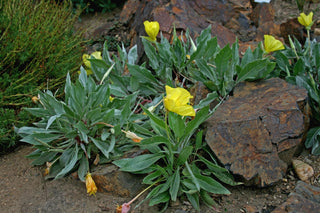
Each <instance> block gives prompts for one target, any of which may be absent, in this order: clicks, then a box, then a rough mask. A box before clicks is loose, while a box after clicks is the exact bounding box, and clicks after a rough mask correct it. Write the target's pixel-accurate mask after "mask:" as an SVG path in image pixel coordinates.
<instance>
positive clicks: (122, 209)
mask: <svg viewBox="0 0 320 213" xmlns="http://www.w3.org/2000/svg"><path fill="white" fill-rule="evenodd" d="M130 208H131V207H130V204H128V203H124V204H122V205H121V206H117V209H116V213H128V212H129V211H130Z"/></svg>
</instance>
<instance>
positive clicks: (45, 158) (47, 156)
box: [31, 151, 58, 166]
mask: <svg viewBox="0 0 320 213" xmlns="http://www.w3.org/2000/svg"><path fill="white" fill-rule="evenodd" d="M57 154H58V152H50V151H49V152H41V154H40V156H39V157H38V158H37V159H36V160H34V161H32V163H31V165H37V166H39V165H43V164H44V163H46V162H50V161H51V160H52V159H53V158H54V157H55V156H56V155H57Z"/></svg>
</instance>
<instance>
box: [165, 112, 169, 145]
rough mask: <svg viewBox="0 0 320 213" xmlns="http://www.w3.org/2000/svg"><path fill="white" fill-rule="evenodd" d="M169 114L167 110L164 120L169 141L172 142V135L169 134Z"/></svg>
mask: <svg viewBox="0 0 320 213" xmlns="http://www.w3.org/2000/svg"><path fill="white" fill-rule="evenodd" d="M168 114H169V112H168V111H167V110H166V113H165V116H164V120H165V124H166V133H167V137H168V140H170V134H169V128H168Z"/></svg>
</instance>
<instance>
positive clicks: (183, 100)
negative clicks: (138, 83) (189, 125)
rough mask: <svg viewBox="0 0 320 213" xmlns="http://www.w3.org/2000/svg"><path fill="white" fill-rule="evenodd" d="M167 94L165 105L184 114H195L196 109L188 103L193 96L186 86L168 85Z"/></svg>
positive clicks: (171, 110) (172, 110)
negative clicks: (173, 86) (174, 86)
mask: <svg viewBox="0 0 320 213" xmlns="http://www.w3.org/2000/svg"><path fill="white" fill-rule="evenodd" d="M166 93H167V96H166V97H165V98H164V107H165V108H166V109H167V110H168V111H170V112H174V113H177V114H179V115H182V116H195V114H196V113H195V111H194V109H193V107H192V106H191V105H188V103H189V101H190V99H191V98H193V96H192V95H190V93H189V92H188V91H187V90H186V89H184V88H180V87H179V88H172V87H169V86H167V85H166Z"/></svg>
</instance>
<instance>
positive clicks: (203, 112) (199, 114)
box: [185, 106, 211, 134]
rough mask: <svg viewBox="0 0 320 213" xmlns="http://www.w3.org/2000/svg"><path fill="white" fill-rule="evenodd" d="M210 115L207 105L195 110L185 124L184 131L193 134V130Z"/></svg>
mask: <svg viewBox="0 0 320 213" xmlns="http://www.w3.org/2000/svg"><path fill="white" fill-rule="evenodd" d="M210 115H211V114H210V113H209V106H206V107H204V108H202V109H201V110H200V111H198V112H197V114H196V116H195V118H194V119H193V120H192V121H190V122H189V123H188V124H187V127H186V130H185V132H188V133H189V134H193V132H194V131H195V130H196V129H198V127H199V126H200V125H201V124H202V123H203V122H205V121H206V120H207V119H208V118H209V117H210Z"/></svg>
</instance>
